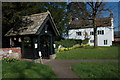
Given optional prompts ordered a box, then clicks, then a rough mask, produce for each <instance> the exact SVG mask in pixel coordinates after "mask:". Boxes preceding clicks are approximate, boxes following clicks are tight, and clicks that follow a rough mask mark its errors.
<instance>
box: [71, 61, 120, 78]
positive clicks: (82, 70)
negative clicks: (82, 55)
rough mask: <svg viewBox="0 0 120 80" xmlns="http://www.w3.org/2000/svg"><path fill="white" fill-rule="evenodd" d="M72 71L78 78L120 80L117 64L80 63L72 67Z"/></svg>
mask: <svg viewBox="0 0 120 80" xmlns="http://www.w3.org/2000/svg"><path fill="white" fill-rule="evenodd" d="M72 70H73V71H74V72H75V73H76V75H78V76H79V77H80V78H116V79H120V73H118V70H119V69H118V62H81V63H75V64H73V65H72ZM119 72H120V70H119Z"/></svg>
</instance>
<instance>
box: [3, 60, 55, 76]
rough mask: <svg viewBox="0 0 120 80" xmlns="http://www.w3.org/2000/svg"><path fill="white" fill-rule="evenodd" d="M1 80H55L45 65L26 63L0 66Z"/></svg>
mask: <svg viewBox="0 0 120 80" xmlns="http://www.w3.org/2000/svg"><path fill="white" fill-rule="evenodd" d="M2 78H56V76H55V74H54V73H53V71H52V69H51V68H50V67H48V66H46V65H43V64H39V63H32V62H26V61H17V62H11V63H6V62H3V64H2Z"/></svg>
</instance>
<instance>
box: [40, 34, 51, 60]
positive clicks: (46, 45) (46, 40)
mask: <svg viewBox="0 0 120 80" xmlns="http://www.w3.org/2000/svg"><path fill="white" fill-rule="evenodd" d="M40 51H41V54H42V58H43V59H49V57H50V52H51V36H49V35H42V36H41V37H40Z"/></svg>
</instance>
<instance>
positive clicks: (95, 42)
mask: <svg viewBox="0 0 120 80" xmlns="http://www.w3.org/2000/svg"><path fill="white" fill-rule="evenodd" d="M95 20H96V19H95V17H94V18H93V28H94V48H96V47H97V27H96V23H95Z"/></svg>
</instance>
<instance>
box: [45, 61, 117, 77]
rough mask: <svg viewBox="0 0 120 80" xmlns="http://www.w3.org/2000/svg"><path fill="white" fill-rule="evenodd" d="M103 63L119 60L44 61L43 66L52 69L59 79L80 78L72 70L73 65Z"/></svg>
mask: <svg viewBox="0 0 120 80" xmlns="http://www.w3.org/2000/svg"><path fill="white" fill-rule="evenodd" d="M101 61H104V62H105V61H112V62H113V61H118V60H117V59H113V60H111V59H110V60H109V59H107V60H43V64H46V65H48V66H50V67H52V69H53V71H54V73H55V74H56V75H57V76H58V78H79V77H78V76H76V75H75V73H74V72H73V71H72V70H71V65H72V64H73V63H77V62H101Z"/></svg>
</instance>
